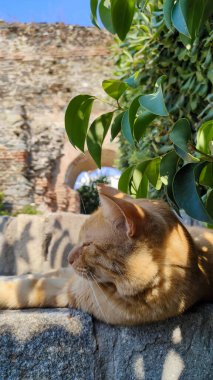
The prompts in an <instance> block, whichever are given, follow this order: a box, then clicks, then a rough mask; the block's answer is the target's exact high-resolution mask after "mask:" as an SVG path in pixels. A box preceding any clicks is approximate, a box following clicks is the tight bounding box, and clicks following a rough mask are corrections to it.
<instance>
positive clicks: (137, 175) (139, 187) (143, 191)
mask: <svg viewBox="0 0 213 380" xmlns="http://www.w3.org/2000/svg"><path fill="white" fill-rule="evenodd" d="M148 191H149V181H148V178H147V176H146V174H145V173H143V172H142V171H140V170H139V169H138V167H137V166H136V168H135V170H134V172H133V176H132V180H131V194H132V195H134V196H135V197H136V198H137V199H138V198H146V197H147V195H148Z"/></svg>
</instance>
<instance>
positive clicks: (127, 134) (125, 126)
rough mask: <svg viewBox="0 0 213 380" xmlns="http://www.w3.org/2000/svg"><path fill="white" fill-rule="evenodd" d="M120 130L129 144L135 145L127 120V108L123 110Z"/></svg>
mask: <svg viewBox="0 0 213 380" xmlns="http://www.w3.org/2000/svg"><path fill="white" fill-rule="evenodd" d="M121 131H122V134H123V136H124V137H125V139H126V140H127V141H128V142H129V143H130V145H133V146H134V145H135V142H134V139H133V136H132V130H131V125H130V122H129V110H127V111H125V112H124V114H123V117H122V120H121Z"/></svg>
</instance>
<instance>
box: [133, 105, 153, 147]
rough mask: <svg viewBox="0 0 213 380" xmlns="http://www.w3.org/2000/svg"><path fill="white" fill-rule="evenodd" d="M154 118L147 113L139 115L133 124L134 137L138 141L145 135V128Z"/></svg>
mask: <svg viewBox="0 0 213 380" xmlns="http://www.w3.org/2000/svg"><path fill="white" fill-rule="evenodd" d="M155 118H156V115H154V114H153V113H150V112H148V111H144V112H143V113H142V114H141V115H139V116H138V117H137V119H136V121H135V124H134V137H135V139H136V141H139V140H140V139H141V137H143V136H144V135H145V133H146V130H147V127H148V126H149V125H150V123H151V122H152V121H153V120H154V119H155Z"/></svg>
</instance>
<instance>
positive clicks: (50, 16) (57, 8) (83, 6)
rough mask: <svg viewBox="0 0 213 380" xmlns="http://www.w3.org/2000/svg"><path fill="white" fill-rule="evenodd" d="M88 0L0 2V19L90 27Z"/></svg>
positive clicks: (19, 0)
mask: <svg viewBox="0 0 213 380" xmlns="http://www.w3.org/2000/svg"><path fill="white" fill-rule="evenodd" d="M89 3H90V1H89V0H0V19H3V20H5V21H9V22H17V21H19V22H32V21H34V22H57V21H58V22H64V23H66V24H78V25H86V26H87V25H91V22H90V7H89Z"/></svg>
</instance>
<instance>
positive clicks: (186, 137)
mask: <svg viewBox="0 0 213 380" xmlns="http://www.w3.org/2000/svg"><path fill="white" fill-rule="evenodd" d="M169 137H170V140H171V141H172V142H173V144H174V149H175V151H176V153H177V154H178V156H180V157H181V158H182V159H183V160H184V161H185V162H188V163H189V162H199V159H198V158H196V157H194V156H193V155H192V154H190V153H188V151H189V147H188V144H190V143H191V139H192V135H191V128H190V124H189V121H188V120H187V119H179V120H178V121H177V122H176V123H175V124H174V126H173V129H172V131H171V133H170V135H169Z"/></svg>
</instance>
